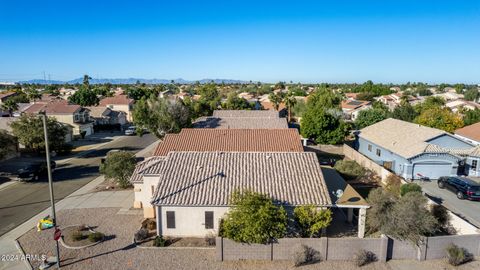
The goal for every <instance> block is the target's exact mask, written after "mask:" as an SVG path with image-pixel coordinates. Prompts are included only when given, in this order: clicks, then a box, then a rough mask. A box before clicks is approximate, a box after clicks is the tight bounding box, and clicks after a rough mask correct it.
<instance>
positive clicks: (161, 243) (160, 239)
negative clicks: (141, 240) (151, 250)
mask: <svg viewBox="0 0 480 270" xmlns="http://www.w3.org/2000/svg"><path fill="white" fill-rule="evenodd" d="M166 245H167V240H165V239H164V238H163V237H162V236H161V235H159V236H157V237H155V240H153V246H155V247H164V246H166Z"/></svg>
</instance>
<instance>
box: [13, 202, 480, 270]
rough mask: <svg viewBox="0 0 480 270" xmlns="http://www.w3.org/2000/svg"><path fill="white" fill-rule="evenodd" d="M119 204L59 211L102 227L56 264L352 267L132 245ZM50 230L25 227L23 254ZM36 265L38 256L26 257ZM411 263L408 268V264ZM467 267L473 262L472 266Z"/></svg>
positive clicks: (39, 248) (435, 265)
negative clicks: (224, 258) (95, 239)
mask: <svg viewBox="0 0 480 270" xmlns="http://www.w3.org/2000/svg"><path fill="white" fill-rule="evenodd" d="M118 210H119V208H95V209H74V210H67V211H60V212H59V213H58V217H57V218H58V222H59V224H60V225H62V226H67V225H75V224H87V225H89V226H98V227H96V228H94V229H95V230H96V231H100V232H103V233H105V235H106V237H107V240H106V241H105V242H103V243H100V244H98V245H95V246H93V247H89V248H86V249H81V250H71V249H66V248H63V247H62V246H60V253H61V258H62V269H89V270H91V269H103V270H109V269H112V270H113V269H239V270H240V269H261V270H270V269H272V270H273V269H320V268H321V269H336V270H349V269H357V268H356V267H355V266H354V265H353V263H352V262H335V261H328V262H321V263H317V264H313V265H306V266H302V267H300V268H295V267H293V263H292V262H281V261H277V262H260V261H235V262H233V261H231V262H217V261H215V250H214V249H141V248H136V247H134V246H133V245H132V238H133V234H134V232H135V231H136V230H137V229H138V228H139V226H140V223H141V221H142V215H141V211H139V212H138V214H136V215H131V214H130V215H125V214H117V212H118ZM52 239H53V231H52V230H47V231H42V232H37V231H36V229H32V230H30V231H29V232H28V233H26V234H25V235H23V236H22V237H21V238H20V239H19V242H20V244H21V246H22V248H23V249H24V251H25V253H26V254H40V255H41V254H47V255H49V256H52V255H54V253H55V252H54V242H53V240H52ZM32 264H33V266H34V267H35V268H36V267H37V266H38V265H39V264H40V262H36V261H34V262H32ZM408 265H410V266H411V268H410V269H421V268H423V267H424V266H425V268H424V269H444V268H445V267H446V269H450V268H449V267H448V266H447V265H446V264H445V263H444V262H443V261H440V260H439V261H430V262H421V263H419V262H413V261H412V262H410V261H402V262H401V263H399V262H397V263H394V264H391V262H389V263H387V264H384V263H374V264H370V265H367V266H364V267H362V268H361V269H365V270H384V269H385V270H387V269H392V270H396V269H399V270H400V269H402V270H403V269H407V268H403V267H404V266H407V267H408ZM477 266H478V262H473V263H471V264H467V265H465V266H463V267H461V268H460V269H475V267H477ZM412 267H413V268H412ZM472 267H473V268H472Z"/></svg>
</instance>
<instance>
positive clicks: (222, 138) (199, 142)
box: [154, 128, 303, 156]
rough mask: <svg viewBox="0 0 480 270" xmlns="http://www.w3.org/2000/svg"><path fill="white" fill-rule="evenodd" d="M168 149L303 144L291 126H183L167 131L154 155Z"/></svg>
mask: <svg viewBox="0 0 480 270" xmlns="http://www.w3.org/2000/svg"><path fill="white" fill-rule="evenodd" d="M171 151H199V152H202V151H205V152H206V151H222V152H303V146H302V144H301V142H300V135H299V134H298V131H297V130H296V129H293V128H289V129H287V128H285V129H210V128H205V129H203V128H200V129H199V128H184V129H182V131H181V132H180V133H179V134H167V135H166V136H165V139H164V140H163V142H161V143H159V144H158V146H157V149H156V150H155V154H154V155H156V156H166V155H167V154H168V153H169V152H171Z"/></svg>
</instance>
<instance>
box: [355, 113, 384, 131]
mask: <svg viewBox="0 0 480 270" xmlns="http://www.w3.org/2000/svg"><path fill="white" fill-rule="evenodd" d="M385 119H387V114H386V113H385V111H384V110H381V109H374V108H372V109H366V110H362V111H360V112H359V113H358V116H357V119H356V120H355V126H356V127H357V128H358V129H362V128H364V127H368V126H371V125H373V124H375V123H378V122H380V121H382V120H385Z"/></svg>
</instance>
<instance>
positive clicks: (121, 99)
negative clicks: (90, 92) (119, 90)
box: [99, 95, 134, 106]
mask: <svg viewBox="0 0 480 270" xmlns="http://www.w3.org/2000/svg"><path fill="white" fill-rule="evenodd" d="M133 102H134V100H133V99H131V98H129V97H128V96H126V95H118V96H113V97H106V98H104V99H101V100H100V102H99V105H100V106H107V105H110V104H113V105H129V104H132V103H133Z"/></svg>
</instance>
